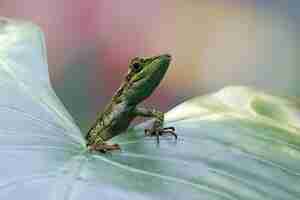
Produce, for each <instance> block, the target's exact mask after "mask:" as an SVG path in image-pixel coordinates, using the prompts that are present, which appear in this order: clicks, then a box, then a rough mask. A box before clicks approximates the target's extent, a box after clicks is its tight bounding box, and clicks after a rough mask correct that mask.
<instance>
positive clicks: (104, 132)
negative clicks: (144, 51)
mask: <svg viewBox="0 0 300 200" xmlns="http://www.w3.org/2000/svg"><path fill="white" fill-rule="evenodd" d="M170 61H171V56H170V55H160V56H155V57H150V58H134V59H132V60H131V62H130V64H129V71H128V73H127V75H126V77H125V81H124V82H123V83H122V85H121V87H120V88H119V89H118V90H117V92H116V93H115V95H114V96H113V97H112V100H111V102H110V103H109V104H108V105H107V106H106V108H105V109H104V111H103V112H102V113H100V114H99V115H98V117H97V119H96V121H95V123H94V124H93V126H92V127H91V128H90V129H89V131H88V133H87V135H86V141H87V146H88V148H89V149H90V150H96V151H100V152H103V153H105V152H107V151H112V150H117V149H120V146H119V145H118V144H107V143H106V141H107V140H109V139H111V138H112V137H114V136H116V135H119V134H120V133H122V132H124V131H125V130H126V129H127V128H128V126H129V125H130V123H131V121H132V120H133V119H134V118H135V117H139V116H140V117H153V118H155V121H154V123H153V126H152V128H150V129H146V130H145V135H146V136H156V137H157V142H159V136H161V135H163V134H166V133H169V134H172V135H174V136H175V138H176V139H177V135H176V134H175V132H174V131H175V129H174V127H167V128H163V122H164V113H162V112H160V111H156V110H149V109H146V108H141V107H138V104H139V103H141V102H142V101H143V100H144V99H146V98H147V97H149V96H150V95H151V94H152V92H153V91H154V90H155V88H156V87H157V86H158V85H159V83H160V82H161V80H162V79H163V77H164V75H165V73H166V71H167V69H168V67H169V65H170Z"/></svg>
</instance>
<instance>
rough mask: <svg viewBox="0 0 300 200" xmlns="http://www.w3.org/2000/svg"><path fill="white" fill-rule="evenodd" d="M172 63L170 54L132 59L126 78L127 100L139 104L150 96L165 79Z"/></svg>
mask: <svg viewBox="0 0 300 200" xmlns="http://www.w3.org/2000/svg"><path fill="white" fill-rule="evenodd" d="M170 62H171V56H170V55H168V54H164V55H160V56H154V57H149V58H139V57H136V58H134V59H132V60H131V61H130V64H129V71H128V74H127V76H126V80H127V82H128V87H127V90H126V92H125V94H124V95H125V98H126V100H127V101H128V102H129V103H131V104H138V103H139V102H141V101H143V100H144V99H145V98H147V97H148V96H150V95H151V94H152V92H153V91H154V89H155V88H156V87H157V86H158V85H159V83H160V82H161V80H162V79H163V77H164V75H165V73H166V71H167V69H168V67H169V64H170Z"/></svg>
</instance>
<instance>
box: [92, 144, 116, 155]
mask: <svg viewBox="0 0 300 200" xmlns="http://www.w3.org/2000/svg"><path fill="white" fill-rule="evenodd" d="M88 149H89V150H90V151H100V152H101V153H107V152H110V151H115V150H121V148H120V145H118V144H106V143H103V144H95V145H90V146H89V147H88Z"/></svg>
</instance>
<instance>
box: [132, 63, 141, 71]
mask: <svg viewBox="0 0 300 200" xmlns="http://www.w3.org/2000/svg"><path fill="white" fill-rule="evenodd" d="M140 67H141V65H140V63H137V62H136V63H133V64H132V68H133V69H134V70H135V71H138V70H139V69H140Z"/></svg>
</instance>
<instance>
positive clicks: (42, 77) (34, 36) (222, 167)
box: [0, 18, 300, 200]
mask: <svg viewBox="0 0 300 200" xmlns="http://www.w3.org/2000/svg"><path fill="white" fill-rule="evenodd" d="M0 43H1V44H2V46H1V47H0V88H1V90H0V92H1V98H0V113H1V115H0V116H1V117H0V156H1V159H2V161H1V165H0V199H43V200H56V199H59V200H60V199H63V200H79V199H89V200H94V199H95V200H96V199H128V200H129V199H138V200H144V199H145V200H146V199H147V200H148V199H149V200H150V199H197V200H199V199H203V200H206V199H209V200H215V199H216V200H221V199H222V200H224V199H225V200H227V199H228V200H238V199H243V200H248V199H249V200H252V199H263V200H268V199H270V200H271V199H272V200H274V199H280V200H281V199H284V200H297V199H300V187H299V185H300V135H299V134H300V132H299V126H300V125H299V120H300V118H299V116H300V115H299V112H300V111H299V102H298V100H296V99H288V98H282V97H276V96H272V95H268V94H265V93H263V92H260V91H257V90H254V89H251V88H245V87H228V88H225V89H223V90H221V91H219V92H217V93H214V94H210V95H206V96H202V97H196V98H193V99H191V100H188V101H186V102H184V103H182V104H180V105H178V106H176V107H175V108H173V109H172V110H171V111H169V112H168V113H167V115H166V126H175V127H176V131H177V133H178V135H179V138H178V140H177V141H174V139H173V138H172V137H164V138H162V139H161V142H160V144H159V145H157V144H156V142H155V139H154V138H145V137H144V135H143V128H144V127H145V126H148V125H149V123H144V124H141V125H139V126H137V127H135V128H133V129H130V130H128V132H127V133H124V134H122V135H120V136H118V137H116V138H113V140H112V142H118V143H119V144H121V146H122V152H114V153H112V154H106V155H103V154H97V153H93V154H92V153H88V152H87V150H86V148H85V142H84V138H83V137H82V134H81V133H80V130H79V128H78V127H77V125H76V124H75V123H74V120H73V119H72V117H71V116H70V115H69V113H68V112H67V111H66V109H65V108H64V106H63V104H62V103H61V102H60V100H59V99H58V98H57V96H56V95H55V93H54V91H53V89H52V87H51V85H50V81H49V75H48V68H47V61H46V50H45V44H44V39H43V34H42V33H41V31H40V29H39V28H38V27H37V26H36V25H33V24H31V23H28V22H23V21H15V20H11V19H7V18H0Z"/></svg>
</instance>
